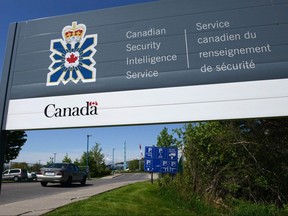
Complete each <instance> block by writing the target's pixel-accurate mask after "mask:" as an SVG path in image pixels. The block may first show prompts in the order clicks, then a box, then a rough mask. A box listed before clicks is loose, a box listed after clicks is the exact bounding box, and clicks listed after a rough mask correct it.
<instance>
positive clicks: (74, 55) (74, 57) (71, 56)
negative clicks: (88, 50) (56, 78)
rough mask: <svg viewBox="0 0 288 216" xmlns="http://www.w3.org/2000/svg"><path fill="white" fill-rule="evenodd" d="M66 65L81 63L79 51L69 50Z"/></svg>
mask: <svg viewBox="0 0 288 216" xmlns="http://www.w3.org/2000/svg"><path fill="white" fill-rule="evenodd" d="M64 65H65V67H66V68H71V67H77V66H78V65H79V52H71V53H70V52H68V53H66V55H65V64H64Z"/></svg>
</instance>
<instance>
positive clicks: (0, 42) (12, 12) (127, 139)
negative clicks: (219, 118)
mask: <svg viewBox="0 0 288 216" xmlns="http://www.w3.org/2000/svg"><path fill="white" fill-rule="evenodd" d="M145 1H146V2H147V1H149V0H81V1H71V0H49V1H44V0H25V1H24V0H0V69H1V71H0V73H1V74H0V75H1V76H2V68H3V62H4V56H5V47H6V41H7V32H8V29H9V24H10V23H13V22H20V21H26V20H31V19H38V18H45V17H50V16H59V15H65V14H70V13H75V12H83V11H90V10H96V9H103V8H108V7H116V6H117V7H119V6H122V5H126V4H136V3H143V2H145ZM182 126H183V125H182V124H158V125H142V126H122V127H120V126H114V127H97V128H96V127H95V128H85V129H83V128H81V129H61V130H60V129H59V130H35V131H26V134H27V142H26V143H25V145H24V147H23V148H22V150H21V152H20V154H19V156H18V157H17V158H16V159H15V160H13V161H12V162H27V163H41V164H46V163H47V162H48V161H50V160H51V158H53V159H55V160H56V162H61V161H62V159H63V157H64V156H65V155H66V154H67V155H68V157H69V158H71V159H72V161H74V160H75V159H80V158H81V155H82V154H83V153H84V152H86V149H87V141H88V140H87V135H92V136H89V143H88V144H89V150H91V148H92V147H93V146H94V145H95V143H99V144H100V147H101V148H102V153H103V154H104V156H105V161H106V163H107V164H108V163H111V161H112V154H113V148H115V151H114V159H115V162H121V161H123V159H124V143H126V158H127V160H130V159H139V158H140V156H141V152H140V149H139V144H141V146H142V151H143V149H144V147H145V146H151V145H155V144H156V143H157V136H158V135H159V133H160V132H161V131H162V130H163V128H164V127H167V128H168V130H169V133H172V129H174V128H181V127H182ZM143 153H144V152H143Z"/></svg>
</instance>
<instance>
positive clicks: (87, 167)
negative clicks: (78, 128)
mask: <svg viewBox="0 0 288 216" xmlns="http://www.w3.org/2000/svg"><path fill="white" fill-rule="evenodd" d="M91 136H92V135H87V151H86V172H87V175H88V178H89V177H90V174H89V163H88V160H89V156H88V155H89V137H91Z"/></svg>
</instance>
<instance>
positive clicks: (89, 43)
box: [46, 22, 97, 86]
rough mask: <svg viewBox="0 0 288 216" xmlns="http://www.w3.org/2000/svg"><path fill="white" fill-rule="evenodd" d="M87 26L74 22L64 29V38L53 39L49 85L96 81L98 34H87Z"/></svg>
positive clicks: (48, 76) (48, 77)
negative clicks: (95, 58) (95, 55)
mask: <svg viewBox="0 0 288 216" xmlns="http://www.w3.org/2000/svg"><path fill="white" fill-rule="evenodd" d="M85 33H86V26H85V25H84V24H77V22H72V25H71V26H70V25H68V26H65V27H64V28H63V30H62V39H55V40H51V43H50V51H51V52H52V53H51V55H50V59H51V60H52V63H51V65H50V66H49V68H48V69H49V71H50V72H49V73H48V74H47V83H46V85H47V86H56V85H59V84H60V83H61V82H62V83H63V84H64V85H66V84H67V83H68V82H70V81H72V82H73V83H75V84H76V83H78V82H79V80H81V81H82V82H83V83H88V82H96V68H95V67H94V66H95V64H96V62H95V61H94V59H93V56H94V54H95V53H96V49H95V46H96V45H97V34H92V35H86V36H85Z"/></svg>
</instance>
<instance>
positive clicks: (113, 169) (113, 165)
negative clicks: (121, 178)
mask: <svg viewBox="0 0 288 216" xmlns="http://www.w3.org/2000/svg"><path fill="white" fill-rule="evenodd" d="M112 151H113V152H112V173H113V174H114V171H115V163H114V151H115V148H113V150H112Z"/></svg>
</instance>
